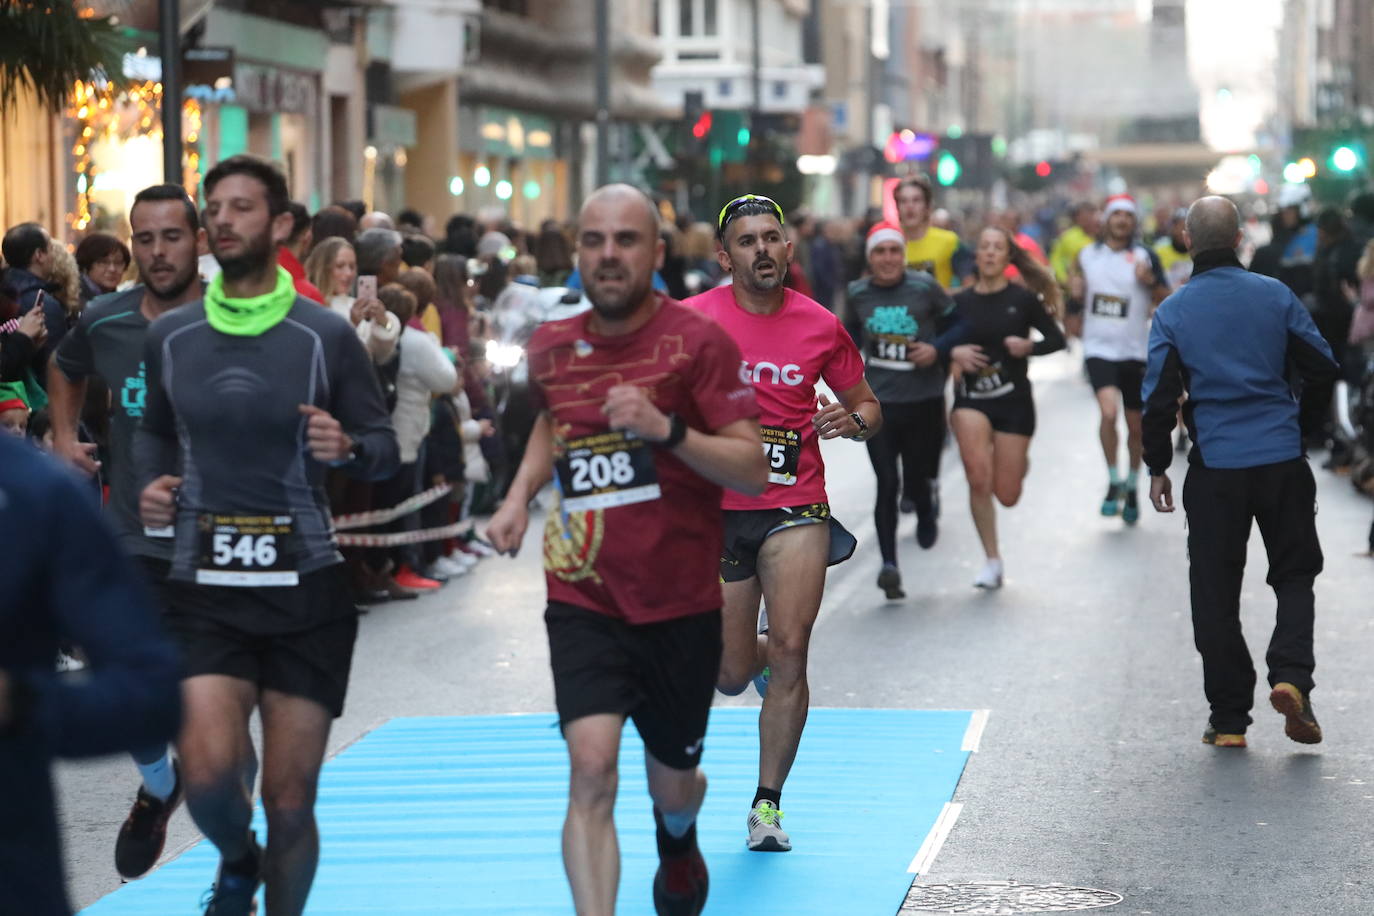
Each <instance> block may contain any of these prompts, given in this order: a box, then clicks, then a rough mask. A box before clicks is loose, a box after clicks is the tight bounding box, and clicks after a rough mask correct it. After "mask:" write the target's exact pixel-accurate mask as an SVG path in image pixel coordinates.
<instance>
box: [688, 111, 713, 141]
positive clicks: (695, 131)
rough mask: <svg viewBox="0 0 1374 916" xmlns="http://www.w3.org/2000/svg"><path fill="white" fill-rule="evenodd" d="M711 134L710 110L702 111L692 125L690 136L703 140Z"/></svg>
mask: <svg viewBox="0 0 1374 916" xmlns="http://www.w3.org/2000/svg"><path fill="white" fill-rule="evenodd" d="M710 135H711V112H709V111H703V112H702V113H701V115H700V117H698V118H697V120H696V123H695V124H693V125H692V136H693V137H696V138H697V139H698V140H705V139H706V138H707V137H708V136H710Z"/></svg>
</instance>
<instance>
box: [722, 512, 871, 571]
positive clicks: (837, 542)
mask: <svg viewBox="0 0 1374 916" xmlns="http://www.w3.org/2000/svg"><path fill="white" fill-rule="evenodd" d="M724 515H725V546H724V549H722V550H721V554H720V580H721V581H722V582H743V581H744V580H746V579H752V578H754V577H755V576H757V575H758V574H759V570H758V563H759V551H760V550H761V549H762V548H763V542H764V541H766V540H768V538H770V537H772V536H773V535H775V534H777V533H778V532H779V531H786V530H787V529H788V528H797V527H800V526H802V525H820V524H827V525H829V526H830V556H829V557H828V558H827V560H826V565H827V566H834V565H835V564H836V563H843V562H844V561H845V560H848V559H849V558H850V557H851V556H853V555H854V548H855V547H856V546H858V542H857V541H856V540H855V539H854V535H852V534H850V533H849V531H848V529H846V528H845V527H844V525H841V524H840V522H839V520H838V519H836V518H835V517H834V516H833V515H831V514H830V506H829V505H827V504H826V503H815V504H813V505H810V506H790V507H788V508H786V509H727V510H726V511H725V513H724Z"/></svg>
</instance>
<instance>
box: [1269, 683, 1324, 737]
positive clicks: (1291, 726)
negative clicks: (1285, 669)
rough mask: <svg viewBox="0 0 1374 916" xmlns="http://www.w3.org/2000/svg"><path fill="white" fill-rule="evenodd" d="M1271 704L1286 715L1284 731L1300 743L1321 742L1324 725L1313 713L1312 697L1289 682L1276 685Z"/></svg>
mask: <svg viewBox="0 0 1374 916" xmlns="http://www.w3.org/2000/svg"><path fill="white" fill-rule="evenodd" d="M1269 705H1270V706H1273V707H1274V709H1275V710H1276V711H1277V712H1278V713H1279V714H1280V715H1282V716H1283V717H1284V719H1285V721H1284V723H1283V733H1284V734H1285V735H1287V736H1288V737H1290V738H1292V739H1293V740H1294V741H1296V742H1298V743H1299V744H1321V740H1322V727H1321V726H1320V725H1318V724H1317V717H1316V716H1315V715H1313V714H1312V698H1311V697H1309V696H1305V695H1304V694H1303V692H1302V691H1301V690H1299V689H1298V688H1296V687H1294V686H1293V685H1292V684H1288V683H1278V684H1275V685H1274V689H1273V691H1271V692H1270V694H1269Z"/></svg>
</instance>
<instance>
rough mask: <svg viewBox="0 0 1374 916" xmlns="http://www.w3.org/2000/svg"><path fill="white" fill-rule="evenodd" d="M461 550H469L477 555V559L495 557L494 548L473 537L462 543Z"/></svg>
mask: <svg viewBox="0 0 1374 916" xmlns="http://www.w3.org/2000/svg"><path fill="white" fill-rule="evenodd" d="M463 549H464V550H470V551H471V552H473V553H475V554H477V556H479V557H494V556H496V548H495V547H493V546H491V545H490V544H488V543H487V542H486V541H484V540H482V539H481V538H479V537H476V536H473V537H471V538H469V539H468V540H466V541H464V542H463Z"/></svg>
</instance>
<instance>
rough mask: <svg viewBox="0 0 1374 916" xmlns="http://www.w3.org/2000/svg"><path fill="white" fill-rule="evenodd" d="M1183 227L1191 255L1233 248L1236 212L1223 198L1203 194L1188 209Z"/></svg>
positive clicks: (1237, 232)
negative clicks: (1186, 234) (1185, 230)
mask: <svg viewBox="0 0 1374 916" xmlns="http://www.w3.org/2000/svg"><path fill="white" fill-rule="evenodd" d="M1185 227H1186V229H1187V232H1188V251H1189V252H1191V253H1192V254H1198V253H1199V252H1203V251H1212V250H1213V249H1217V248H1235V247H1236V245H1237V243H1238V242H1239V241H1240V211H1239V210H1237V209H1236V205H1235V204H1233V203H1231V201H1229V200H1227V199H1226V198H1225V197H1216V196H1213V197H1203V198H1201V199H1199V200H1196V201H1194V202H1193V205H1192V206H1191V207H1189V208H1188V219H1187V221H1186V223H1185Z"/></svg>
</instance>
